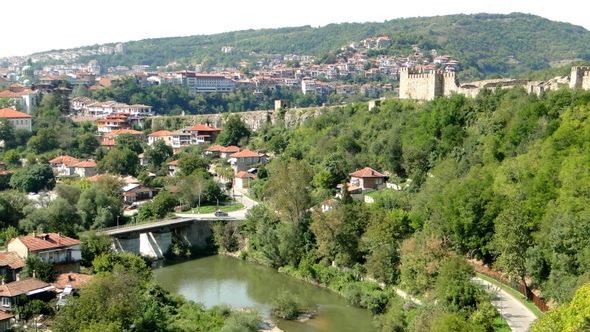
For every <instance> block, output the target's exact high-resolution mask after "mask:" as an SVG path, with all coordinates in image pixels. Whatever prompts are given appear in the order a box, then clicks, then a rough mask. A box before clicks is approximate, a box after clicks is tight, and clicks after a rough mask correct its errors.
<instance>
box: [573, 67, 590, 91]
mask: <svg viewBox="0 0 590 332" xmlns="http://www.w3.org/2000/svg"><path fill="white" fill-rule="evenodd" d="M570 88H572V89H584V90H590V67H572V73H571V76H570Z"/></svg>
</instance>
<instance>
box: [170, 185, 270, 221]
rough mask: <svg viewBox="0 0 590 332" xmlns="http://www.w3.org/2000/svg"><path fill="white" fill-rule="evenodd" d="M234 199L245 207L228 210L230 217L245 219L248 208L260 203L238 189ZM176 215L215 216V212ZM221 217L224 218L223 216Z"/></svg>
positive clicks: (180, 214) (179, 214) (178, 214)
mask: <svg viewBox="0 0 590 332" xmlns="http://www.w3.org/2000/svg"><path fill="white" fill-rule="evenodd" d="M234 199H235V200H236V202H239V203H242V204H243V205H244V208H243V209H241V210H237V211H232V212H228V217H229V218H235V219H237V220H243V219H245V218H246V213H248V210H250V208H252V207H253V206H254V205H258V202H256V201H255V200H253V199H251V198H250V197H248V196H246V195H245V194H244V193H243V192H239V191H238V190H236V191H235V193H234ZM193 211H196V208H194V209H193ZM176 215H177V216H179V217H195V218H215V215H214V214H213V213H194V214H192V213H177V214H176ZM221 219H223V217H222V218H221Z"/></svg>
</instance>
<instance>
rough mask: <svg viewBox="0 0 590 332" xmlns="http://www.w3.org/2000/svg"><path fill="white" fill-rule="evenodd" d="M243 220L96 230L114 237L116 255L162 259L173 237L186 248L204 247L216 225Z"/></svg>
mask: <svg viewBox="0 0 590 332" xmlns="http://www.w3.org/2000/svg"><path fill="white" fill-rule="evenodd" d="M242 219H243V218H232V217H221V218H220V217H215V216H206V215H203V216H198V217H174V218H171V219H166V220H159V221H154V222H150V223H143V224H134V225H123V226H117V227H111V228H106V229H101V230H97V232H96V233H97V234H104V235H108V236H110V237H112V238H113V249H114V250H115V251H116V252H132V253H135V254H138V255H142V256H147V257H152V258H162V257H163V256H164V254H165V253H166V252H167V251H168V250H169V249H170V247H171V246H172V238H173V235H174V236H175V237H176V238H178V239H180V240H181V242H182V243H183V244H185V245H187V246H191V247H192V246H196V247H201V248H204V247H206V246H207V240H208V238H210V237H211V236H212V235H213V233H212V231H211V226H213V224H215V223H216V222H219V221H221V222H230V221H241V220H242Z"/></svg>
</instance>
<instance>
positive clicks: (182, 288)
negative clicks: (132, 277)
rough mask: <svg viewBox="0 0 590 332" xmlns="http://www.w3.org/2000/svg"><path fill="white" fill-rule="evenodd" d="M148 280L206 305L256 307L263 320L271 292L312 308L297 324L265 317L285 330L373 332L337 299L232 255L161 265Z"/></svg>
mask: <svg viewBox="0 0 590 332" xmlns="http://www.w3.org/2000/svg"><path fill="white" fill-rule="evenodd" d="M154 279H155V281H156V282H157V283H159V284H160V285H162V287H163V288H164V289H166V290H168V291H170V292H172V293H176V294H181V295H183V296H184V297H186V298H187V299H189V300H193V301H195V302H201V303H203V304H204V305H205V306H206V307H212V306H214V305H219V304H227V305H230V306H232V307H234V308H256V309H257V310H259V311H260V312H261V313H262V315H263V316H264V317H270V304H271V303H272V301H273V299H274V296H275V294H277V292H279V291H283V290H286V291H288V292H289V293H291V294H293V295H294V296H296V297H297V298H298V299H299V300H300V301H301V302H302V304H303V305H304V306H305V307H316V308H317V310H318V313H317V315H316V316H315V317H314V318H313V319H311V320H308V321H306V322H303V323H301V322H295V321H282V320H278V321H277V320H276V319H274V318H272V317H271V319H272V320H273V321H276V322H277V326H278V327H279V328H281V329H282V330H284V331H287V332H319V331H351V332H352V331H354V332H363V331H374V330H375V329H374V328H373V326H372V318H371V314H370V313H369V311H367V310H364V309H359V308H355V307H351V306H349V305H347V304H346V300H345V299H344V298H343V297H341V296H340V295H338V294H336V293H334V292H332V291H329V290H327V289H325V288H321V287H318V286H314V285H311V284H308V283H305V282H303V281H299V280H296V279H294V278H291V277H289V276H286V275H284V274H281V273H278V272H277V271H275V270H273V269H271V268H267V267H264V266H259V265H256V264H252V263H248V262H244V261H242V260H239V259H236V258H232V257H227V256H221V255H217V256H209V257H203V258H198V259H194V260H190V261H183V262H172V263H164V266H162V267H159V268H156V269H154Z"/></svg>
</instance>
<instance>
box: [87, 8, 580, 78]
mask: <svg viewBox="0 0 590 332" xmlns="http://www.w3.org/2000/svg"><path fill="white" fill-rule="evenodd" d="M377 36H388V37H389V38H390V39H391V41H392V46H391V47H390V48H388V49H386V50H382V51H380V53H383V54H390V55H397V56H408V55H410V54H412V53H413V51H412V49H411V45H418V46H419V47H421V48H422V49H423V50H425V51H429V50H431V49H436V50H437V51H438V54H448V55H451V56H452V57H453V58H454V59H457V60H459V61H460V62H461V64H462V67H461V72H460V78H462V79H470V78H481V77H485V76H490V75H492V74H500V75H503V76H507V75H515V74H519V73H523V72H526V71H530V70H538V69H543V68H549V67H550V66H551V65H552V64H556V63H559V64H561V65H563V64H564V62H565V63H568V62H570V61H574V60H590V48H589V47H588V46H589V45H590V31H588V30H586V29H584V28H583V27H580V26H575V25H572V24H569V23H561V22H554V21H550V20H548V19H545V18H542V17H539V16H534V15H529V14H521V13H513V14H508V15H499V14H498V15H496V14H475V15H448V16H436V17H419V18H406V19H395V20H390V21H385V22H383V23H342V24H329V25H327V26H324V27H318V28H313V27H310V26H303V27H290V28H280V29H261V30H244V31H235V32H227V33H221V34H214V35H199V36H190V37H173V38H158V39H146V40H140V41H132V42H127V43H125V49H126V51H125V53H124V54H114V55H103V56H100V57H99V61H100V62H101V65H102V66H103V67H105V68H106V67H109V66H116V65H132V64H146V65H152V66H158V65H165V64H167V63H169V62H171V61H177V62H179V63H180V64H182V65H195V64H201V65H203V66H204V67H205V68H210V67H211V66H213V65H221V66H233V67H236V66H237V62H238V61H242V60H246V61H249V62H250V63H251V64H255V63H256V61H257V60H258V59H259V58H260V57H261V56H262V55H263V54H264V55H268V54H306V55H315V56H318V57H319V58H320V59H322V58H323V59H326V58H328V57H326V55H327V54H336V53H338V52H339V51H338V50H339V49H341V48H342V47H345V46H346V45H348V44H350V42H353V41H360V40H362V39H365V38H369V37H377ZM223 46H232V47H234V51H233V52H231V53H223V52H221V48H222V47H223Z"/></svg>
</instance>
